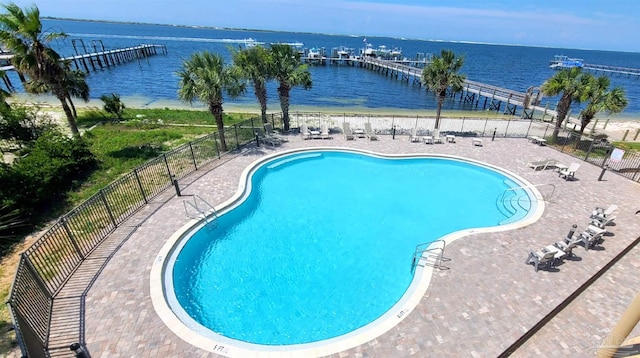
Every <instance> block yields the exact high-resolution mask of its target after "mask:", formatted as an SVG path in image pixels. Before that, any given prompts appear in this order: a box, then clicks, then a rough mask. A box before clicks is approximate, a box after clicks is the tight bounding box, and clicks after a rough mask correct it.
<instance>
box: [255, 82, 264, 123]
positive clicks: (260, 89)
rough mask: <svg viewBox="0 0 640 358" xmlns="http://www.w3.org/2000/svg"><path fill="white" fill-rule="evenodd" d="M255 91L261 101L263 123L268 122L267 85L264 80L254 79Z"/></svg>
mask: <svg viewBox="0 0 640 358" xmlns="http://www.w3.org/2000/svg"><path fill="white" fill-rule="evenodd" d="M253 90H254V91H253V92H254V94H255V95H256V98H258V102H260V112H261V114H262V123H267V86H265V83H264V82H262V81H257V80H254V81H253Z"/></svg>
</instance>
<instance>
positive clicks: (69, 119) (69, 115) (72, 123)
mask: <svg viewBox="0 0 640 358" xmlns="http://www.w3.org/2000/svg"><path fill="white" fill-rule="evenodd" d="M56 98H58V100H59V101H60V103H61V104H62V109H63V110H64V114H65V116H66V117H67V124H68V125H69V129H70V130H71V135H73V136H74V137H80V131H79V130H78V125H77V124H76V118H75V117H74V115H73V111H71V108H70V107H69V104H68V103H67V97H66V96H65V95H64V94H56Z"/></svg>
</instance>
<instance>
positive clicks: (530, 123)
mask: <svg viewBox="0 0 640 358" xmlns="http://www.w3.org/2000/svg"><path fill="white" fill-rule="evenodd" d="M532 124H533V119H530V120H529V127H527V133H526V134H525V135H524V136H525V137H529V132H530V131H531V125H532ZM542 138H544V136H543V137H542Z"/></svg>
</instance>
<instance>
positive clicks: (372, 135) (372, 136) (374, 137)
mask: <svg viewBox="0 0 640 358" xmlns="http://www.w3.org/2000/svg"><path fill="white" fill-rule="evenodd" d="M364 131H365V132H366V133H367V137H369V140H378V136H377V135H376V134H375V133H374V132H373V129H371V123H369V122H367V123H365V124H364Z"/></svg>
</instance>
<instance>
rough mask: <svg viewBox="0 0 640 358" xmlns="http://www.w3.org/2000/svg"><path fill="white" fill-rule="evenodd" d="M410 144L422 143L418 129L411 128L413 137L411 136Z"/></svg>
mask: <svg viewBox="0 0 640 358" xmlns="http://www.w3.org/2000/svg"><path fill="white" fill-rule="evenodd" d="M409 141H410V142H420V137H418V127H413V128H411V135H409Z"/></svg>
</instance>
